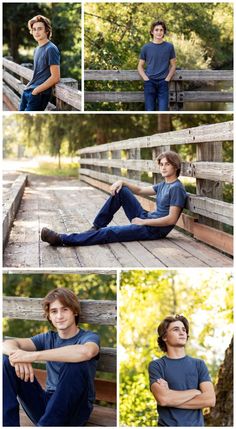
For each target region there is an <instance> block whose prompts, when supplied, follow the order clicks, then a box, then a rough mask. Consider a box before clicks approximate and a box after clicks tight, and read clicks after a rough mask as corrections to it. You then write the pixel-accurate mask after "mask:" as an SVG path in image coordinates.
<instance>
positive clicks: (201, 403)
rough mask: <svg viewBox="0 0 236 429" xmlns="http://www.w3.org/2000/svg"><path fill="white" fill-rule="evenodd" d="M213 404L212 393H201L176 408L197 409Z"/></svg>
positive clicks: (212, 405)
mask: <svg viewBox="0 0 236 429" xmlns="http://www.w3.org/2000/svg"><path fill="white" fill-rule="evenodd" d="M214 406H215V398H214V395H213V396H212V395H210V394H209V393H206V392H204V393H201V395H198V396H196V397H194V398H192V399H190V400H189V401H187V402H184V403H183V404H180V405H179V406H178V407H177V408H183V409H186V410H198V409H202V408H206V407H214Z"/></svg>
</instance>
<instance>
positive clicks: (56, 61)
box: [48, 46, 60, 66]
mask: <svg viewBox="0 0 236 429" xmlns="http://www.w3.org/2000/svg"><path fill="white" fill-rule="evenodd" d="M48 65H50V66H51V65H58V66H59V65H60V52H59V50H58V49H57V47H56V46H50V48H49V49H48Z"/></svg>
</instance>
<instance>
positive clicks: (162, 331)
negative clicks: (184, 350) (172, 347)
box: [157, 314, 189, 352]
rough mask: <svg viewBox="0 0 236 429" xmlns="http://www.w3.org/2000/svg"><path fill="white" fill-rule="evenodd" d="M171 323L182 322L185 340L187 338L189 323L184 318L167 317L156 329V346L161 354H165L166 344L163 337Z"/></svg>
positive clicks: (176, 316) (177, 315)
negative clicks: (185, 335)
mask: <svg viewBox="0 0 236 429" xmlns="http://www.w3.org/2000/svg"><path fill="white" fill-rule="evenodd" d="M172 322H182V323H183V324H184V327H185V329H186V332H187V339H188V338H189V335H188V334H189V323H188V320H187V319H186V317H184V316H181V315H180V314H176V315H175V316H167V317H166V318H165V319H164V320H162V322H161V323H160V325H159V326H158V328H157V334H158V336H157V344H158V346H159V347H160V349H161V350H162V351H163V352H167V347H166V343H165V341H164V340H163V337H164V336H165V335H166V332H167V329H168V327H169V325H170V323H172Z"/></svg>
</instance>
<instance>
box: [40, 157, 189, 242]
mask: <svg viewBox="0 0 236 429" xmlns="http://www.w3.org/2000/svg"><path fill="white" fill-rule="evenodd" d="M157 162H158V165H159V168H160V173H161V175H162V177H163V178H164V181H162V182H161V183H158V184H157V185H153V186H147V187H141V186H137V185H134V184H132V183H129V182H128V181H126V180H123V179H122V180H118V181H117V182H115V183H114V184H113V185H112V186H111V194H112V195H111V197H109V198H108V200H107V201H106V203H105V204H104V206H103V207H102V208H101V210H100V211H99V213H98V215H97V216H96V218H95V220H94V223H93V227H92V228H91V229H90V230H88V231H85V232H82V233H74V234H58V233H56V232H54V231H52V230H50V229H48V228H43V229H42V231H41V239H42V240H43V241H46V242H48V243H49V244H51V245H52V246H63V245H65V246H90V245H94V244H106V243H114V242H122V241H136V240H156V239H160V238H164V237H166V236H167V234H169V232H170V231H171V230H172V229H173V228H174V226H175V224H176V222H177V220H178V218H179V216H180V214H181V212H182V210H183V208H184V206H185V202H186V197H187V194H186V191H185V189H184V186H183V185H182V183H181V182H180V180H179V179H178V176H179V174H180V168H181V159H180V157H179V155H178V154H177V153H176V152H173V151H167V152H163V153H162V154H160V155H159V156H158V158H157ZM134 194H136V195H139V196H143V197H146V196H149V195H156V202H157V209H156V211H154V212H148V211H147V210H145V209H143V207H142V206H141V204H140V203H139V201H138V200H137V199H136V198H135V196H134ZM120 207H123V209H124V212H125V214H126V216H127V217H128V219H129V221H130V222H131V224H129V225H125V226H107V225H108V224H109V223H110V222H111V220H112V219H113V216H114V214H115V213H116V212H117V211H118V210H119V208H120Z"/></svg>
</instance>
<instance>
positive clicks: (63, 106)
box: [56, 77, 78, 111]
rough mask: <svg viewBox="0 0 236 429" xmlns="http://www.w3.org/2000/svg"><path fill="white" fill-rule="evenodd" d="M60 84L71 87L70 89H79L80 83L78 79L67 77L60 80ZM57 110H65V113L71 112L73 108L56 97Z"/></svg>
mask: <svg viewBox="0 0 236 429" xmlns="http://www.w3.org/2000/svg"><path fill="white" fill-rule="evenodd" d="M60 83H63V84H64V85H66V86H69V87H70V88H74V89H78V81H77V80H76V79H72V78H70V77H65V78H61V79H60ZM62 91H63V90H62ZM56 108H57V110H63V111H64V110H71V107H70V105H69V104H67V103H66V102H65V101H62V100H60V99H59V98H57V97H56Z"/></svg>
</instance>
